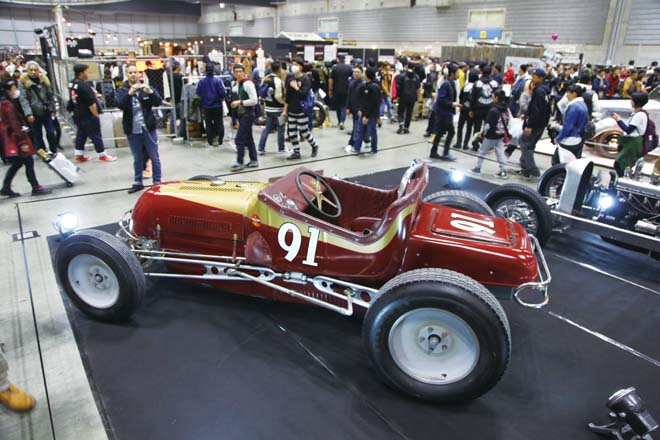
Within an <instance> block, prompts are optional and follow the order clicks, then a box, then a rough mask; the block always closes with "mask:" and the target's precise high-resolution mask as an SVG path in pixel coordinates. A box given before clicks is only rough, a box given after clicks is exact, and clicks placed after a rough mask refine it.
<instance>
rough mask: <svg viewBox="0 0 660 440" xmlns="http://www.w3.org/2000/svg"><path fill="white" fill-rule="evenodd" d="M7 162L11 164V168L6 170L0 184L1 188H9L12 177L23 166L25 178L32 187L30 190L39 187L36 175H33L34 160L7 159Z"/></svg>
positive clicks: (30, 158)
mask: <svg viewBox="0 0 660 440" xmlns="http://www.w3.org/2000/svg"><path fill="white" fill-rule="evenodd" d="M7 160H8V161H9V163H11V166H10V167H9V169H8V170H7V174H6V175H5V180H4V182H3V183H2V187H3V188H10V187H11V182H12V180H14V176H16V173H17V172H18V170H20V169H21V167H22V166H23V165H25V175H26V176H27V179H28V182H30V185H32V188H37V187H38V186H39V182H38V181H37V175H36V174H35V173H34V159H32V156H16V157H9V158H8V159H7Z"/></svg>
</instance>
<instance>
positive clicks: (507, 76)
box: [503, 63, 516, 86]
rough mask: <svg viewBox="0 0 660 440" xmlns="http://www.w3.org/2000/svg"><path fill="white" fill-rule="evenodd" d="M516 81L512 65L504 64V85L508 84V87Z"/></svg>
mask: <svg viewBox="0 0 660 440" xmlns="http://www.w3.org/2000/svg"><path fill="white" fill-rule="evenodd" d="M515 81H516V71H515V70H513V64H511V63H506V72H504V79H503V83H504V84H509V85H510V86H512V85H513V83H514V82H515Z"/></svg>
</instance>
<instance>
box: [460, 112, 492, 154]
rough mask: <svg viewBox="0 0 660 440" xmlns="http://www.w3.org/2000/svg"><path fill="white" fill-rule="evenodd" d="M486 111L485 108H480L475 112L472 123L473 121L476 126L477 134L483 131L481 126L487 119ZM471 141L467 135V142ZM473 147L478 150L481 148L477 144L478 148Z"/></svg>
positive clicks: (474, 126)
mask: <svg viewBox="0 0 660 440" xmlns="http://www.w3.org/2000/svg"><path fill="white" fill-rule="evenodd" d="M486 113H487V111H483V110H478V111H475V112H474V119H473V121H472V123H473V128H474V133H475V134H476V133H479V132H480V131H481V126H482V125H483V123H484V120H485V119H486ZM469 141H470V137H469V136H466V137H465V142H466V143H467V142H469ZM472 149H473V150H474V151H477V150H478V149H479V146H478V145H477V147H476V148H475V147H474V146H473V147H472Z"/></svg>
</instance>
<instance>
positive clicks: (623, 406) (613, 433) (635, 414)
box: [589, 387, 658, 440]
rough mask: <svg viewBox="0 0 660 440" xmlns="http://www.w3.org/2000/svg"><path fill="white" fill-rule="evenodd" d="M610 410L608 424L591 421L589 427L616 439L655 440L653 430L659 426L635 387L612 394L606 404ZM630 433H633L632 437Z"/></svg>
mask: <svg viewBox="0 0 660 440" xmlns="http://www.w3.org/2000/svg"><path fill="white" fill-rule="evenodd" d="M605 406H607V408H608V409H609V410H610V414H609V417H610V420H612V423H609V424H607V425H595V424H593V423H589V429H591V430H592V431H593V432H595V433H598V434H604V435H607V436H609V437H610V438H615V439H621V440H623V439H628V438H630V439H635V440H653V439H652V437H651V434H650V433H651V432H652V431H655V430H656V429H657V428H658V424H657V423H656V421H655V419H654V418H653V416H652V415H651V414H650V413H649V411H648V410H647V408H646V403H645V402H644V401H643V400H642V398H641V397H640V395H639V394H638V393H637V390H636V389H635V388H634V387H630V388H624V389H621V390H619V391H617V392H616V393H614V394H612V395H611V396H610V398H609V399H607V403H606V404H605ZM630 434H633V436H632V437H631V436H630Z"/></svg>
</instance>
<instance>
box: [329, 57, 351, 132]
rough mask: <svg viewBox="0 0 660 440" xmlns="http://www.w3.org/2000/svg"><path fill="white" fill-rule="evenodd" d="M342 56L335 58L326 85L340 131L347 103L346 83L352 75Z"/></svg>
mask: <svg viewBox="0 0 660 440" xmlns="http://www.w3.org/2000/svg"><path fill="white" fill-rule="evenodd" d="M345 59H346V57H345V56H344V55H339V56H338V57H337V60H338V63H337V64H335V66H334V67H333V68H332V70H331V71H330V80H329V83H328V95H329V96H330V99H332V101H333V104H334V107H335V110H336V111H337V125H338V126H339V129H340V130H343V129H344V120H345V119H346V101H348V82H349V79H350V78H351V75H352V74H353V68H352V67H351V66H349V65H348V64H346V63H345V62H344V60H345Z"/></svg>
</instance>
